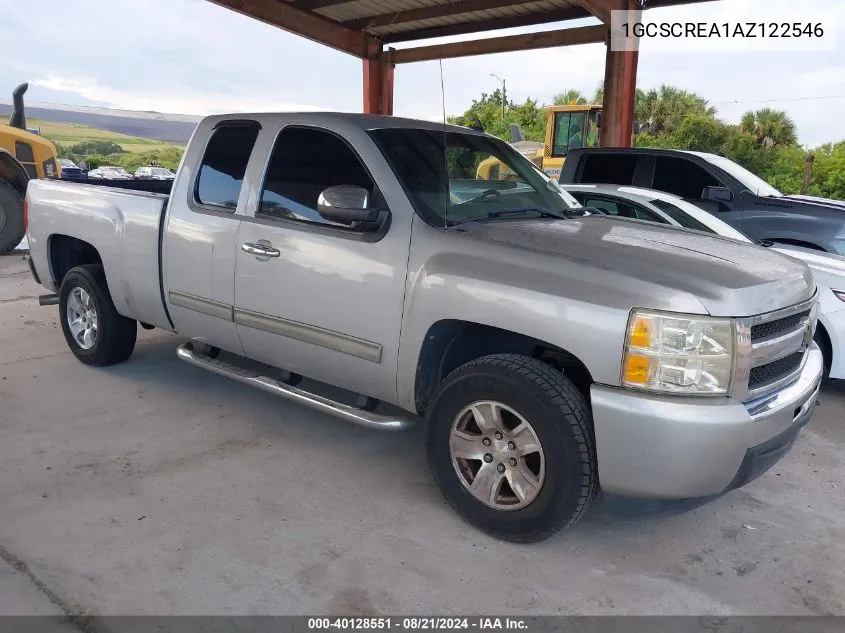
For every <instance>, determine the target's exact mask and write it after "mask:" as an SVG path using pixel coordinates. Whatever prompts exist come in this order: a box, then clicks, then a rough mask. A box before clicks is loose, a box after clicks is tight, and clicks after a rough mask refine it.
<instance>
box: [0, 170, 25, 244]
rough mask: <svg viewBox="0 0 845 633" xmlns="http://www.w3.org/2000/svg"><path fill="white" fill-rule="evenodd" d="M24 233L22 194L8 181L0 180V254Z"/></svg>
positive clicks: (18, 242)
mask: <svg viewBox="0 0 845 633" xmlns="http://www.w3.org/2000/svg"><path fill="white" fill-rule="evenodd" d="M25 234H26V231H24V226H23V196H22V195H21V194H20V192H19V191H18V190H17V189H15V188H14V187H13V186H12V185H10V184H9V183H8V182H5V181H3V180H0V255H5V254H6V253H8V252H9V251H11V250H12V249H13V248H15V247H16V246H17V245H18V244H20V243H21V240H22V239H23V236H24V235H25Z"/></svg>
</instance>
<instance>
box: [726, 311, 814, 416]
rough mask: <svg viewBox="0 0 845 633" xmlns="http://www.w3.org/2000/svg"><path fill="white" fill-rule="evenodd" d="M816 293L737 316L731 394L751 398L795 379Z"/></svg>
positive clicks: (807, 341) (804, 350)
mask: <svg viewBox="0 0 845 633" xmlns="http://www.w3.org/2000/svg"><path fill="white" fill-rule="evenodd" d="M816 300H817V297H813V299H812V300H810V301H805V302H803V303H800V304H798V305H795V306H792V307H791V308H786V309H784V310H778V311H776V312H771V313H768V314H762V315H759V316H755V317H749V318H743V319H737V320H736V325H737V330H738V333H739V348H738V350H737V364H736V369H735V372H734V385H733V391H732V394H733V396H734V397H735V398H737V399H738V400H740V401H742V402H746V403H748V402H752V401H755V400H759V399H760V398H765V397H767V396H768V395H770V394H772V393H775V392H777V391H779V390H780V389H782V388H784V387H785V386H787V385H789V384H791V383H792V382H794V381H795V380H797V379H798V376H799V375H800V373H801V370H802V368H803V367H804V361H805V359H806V356H807V351H808V349H809V344H810V342H811V341H810V338H809V331H808V328H810V329H812V328H813V327H814V326H815V324H814V323H811V321H812V320H813V319H815V318H816V316H815V311H814V310H813V306H814V305H815V302H816Z"/></svg>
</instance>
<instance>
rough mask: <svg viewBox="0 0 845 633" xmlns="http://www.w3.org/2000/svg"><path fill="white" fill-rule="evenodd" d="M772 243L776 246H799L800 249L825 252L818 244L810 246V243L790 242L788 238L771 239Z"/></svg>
mask: <svg viewBox="0 0 845 633" xmlns="http://www.w3.org/2000/svg"><path fill="white" fill-rule="evenodd" d="M772 241H773V242H775V243H776V244H786V245H789V246H800V247H801V248H810V249H812V250H814V251H822V252H823V253H826V252H827V251H826V250H825V249H823V248H822V247H821V246H819V245H818V244H812V243H811V242H804V241H802V240H791V239H789V238H777V239H772Z"/></svg>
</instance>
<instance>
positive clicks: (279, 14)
mask: <svg viewBox="0 0 845 633" xmlns="http://www.w3.org/2000/svg"><path fill="white" fill-rule="evenodd" d="M209 1H210V2H214V3H215V4H219V5H222V6H225V7H228V8H230V9H232V10H234V11H238V12H240V13H243V14H245V15H248V16H251V17H253V18H257V19H260V20H263V21H264V22H268V23H270V24H275V25H277V26H280V27H282V28H285V29H287V30H289V31H292V32H294V33H299V34H300V35H304V36H305V37H309V38H311V39H314V40H316V41H320V42H323V43H325V44H328V45H330V46H334V47H335V48H339V49H341V50H346V51H347V52H351V53H353V54H356V55H358V54H359V50H358V46H359V44H358V43H356V42H359V40H357V39H356V38H357V37H359V36H364V37H365V38H366V37H367V36H369V38H370V40H371V41H372V40H373V38H375V39H381V40H383V41H384V42H385V43H392V42H401V41H409V40H419V39H425V38H431V37H439V36H443V35H462V34H468V33H478V32H483V31H492V30H498V29H504V28H510V27H517V26H530V25H539V24H548V23H552V22H563V21H566V20H573V19H578V18H584V17H589V16H590V13H589V12H588V11H587V10H586V9H584V8H583V7H582V6H581V4H580V3H579V1H578V0H209ZM707 1H708V0H646V3H645V4H646V8H656V7H663V6H670V5H678V4H690V3H696V2H707ZM338 27H342V28H338Z"/></svg>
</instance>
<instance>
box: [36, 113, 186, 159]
mask: <svg viewBox="0 0 845 633" xmlns="http://www.w3.org/2000/svg"><path fill="white" fill-rule="evenodd" d="M27 127H30V128H40V129H41V135H42V136H44V137H46V138H48V139H50V140H51V141H53V142H54V143H61V144H62V145H63V146H65V147H70V146H71V145H74V144H76V143H82V142H84V141H111V142H112V143H117V144H118V145H120V146H121V147H122V148H123V149H125V150H126V151H127V152H131V153H133V154H140V153H143V152H149V151H153V150H157V149H158V150H160V149H164V148H166V147H179V148H182V147H184V146H183V145H177V144H175V143H166V142H164V141H155V140H153V139H149V138H141V137H139V136H127V135H126V134H118V133H117V132H109V131H108V130H100V129H97V128H94V127H90V126H88V125H83V124H81V123H54V122H52V121H44V120H42V119H33V118H28V119H27Z"/></svg>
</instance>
